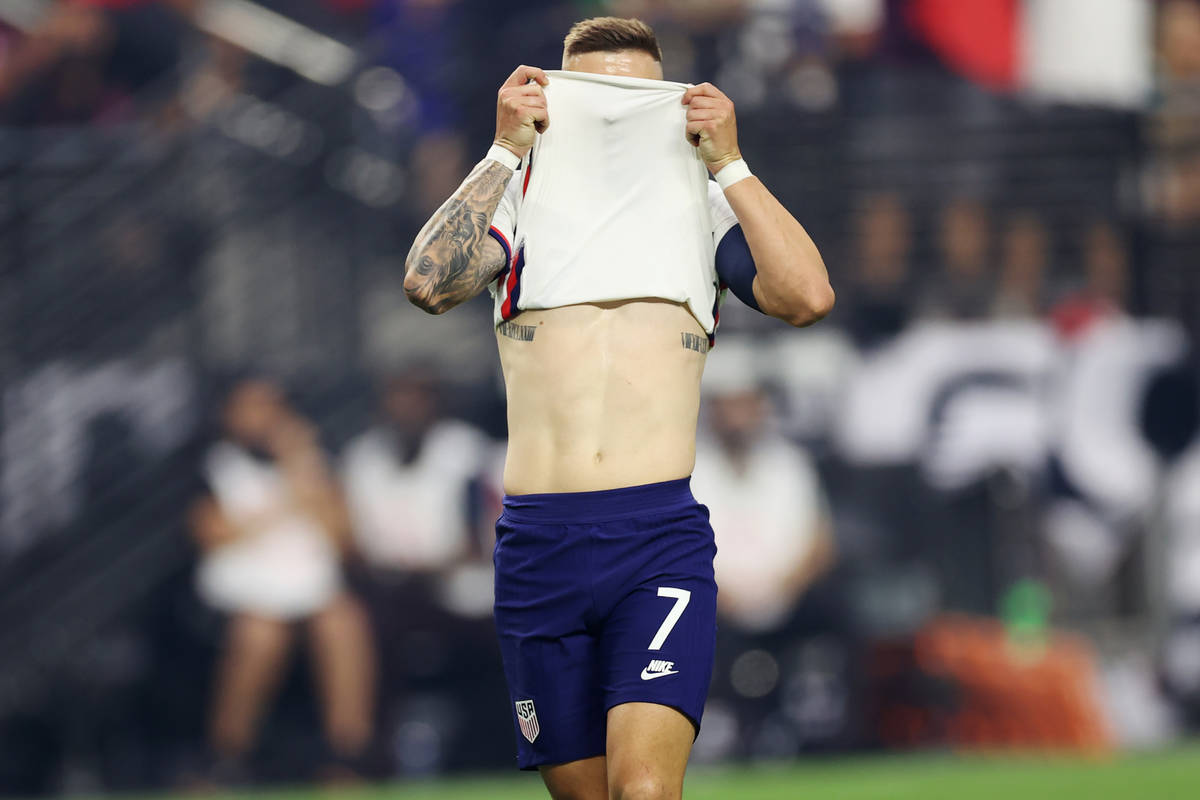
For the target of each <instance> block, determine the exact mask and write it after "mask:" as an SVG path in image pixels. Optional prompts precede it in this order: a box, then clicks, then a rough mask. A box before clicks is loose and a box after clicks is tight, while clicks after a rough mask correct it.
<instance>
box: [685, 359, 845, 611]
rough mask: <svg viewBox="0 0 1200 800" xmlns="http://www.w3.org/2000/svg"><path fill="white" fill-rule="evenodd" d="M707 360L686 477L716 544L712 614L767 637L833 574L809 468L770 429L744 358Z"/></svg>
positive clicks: (823, 508)
mask: <svg viewBox="0 0 1200 800" xmlns="http://www.w3.org/2000/svg"><path fill="white" fill-rule="evenodd" d="M717 352H720V353H721V355H720V356H715V355H714V356H712V357H710V361H709V364H708V365H707V368H706V375H705V389H706V400H707V421H708V425H707V435H706V436H704V437H702V438H701V440H700V441H699V442H698V444H697V449H696V468H695V471H694V473H693V477H692V482H693V485H694V486H695V492H696V496H697V497H698V498H700V499H702V500H703V502H704V504H705V505H707V506H708V508H709V513H710V515H711V519H712V525H713V530H714V531H715V534H716V537H717V558H716V562H715V564H716V566H715V569H716V575H717V584H718V585H719V586H720V588H721V590H720V594H719V595H718V596H717V608H718V612H719V614H720V615H721V616H723V617H724V618H725V621H726V623H727V624H729V625H732V626H733V627H735V628H737V629H738V630H741V631H746V632H750V633H757V632H762V631H771V630H776V629H778V628H780V627H781V626H783V625H785V624H786V622H787V620H788V617H789V615H790V613H791V612H792V611H793V609H794V608H795V606H796V603H797V602H798V601H799V599H800V598H801V596H802V595H803V594H804V591H805V590H806V589H807V588H808V587H809V586H810V585H811V584H812V583H813V581H815V580H816V579H817V578H818V577H820V576H821V575H822V574H824V573H825V571H826V570H828V569H829V567H830V566H831V565H832V564H833V560H834V545H833V538H832V536H831V535H830V525H829V513H828V508H827V503H826V501H825V496H824V492H823V490H822V488H821V482H820V477H819V476H818V474H817V470H816V467H815V465H814V464H813V461H812V458H811V457H810V456H809V455H808V453H807V452H806V451H805V450H804V449H803V448H801V447H799V446H797V445H795V444H793V443H792V442H790V441H788V440H787V439H786V438H784V437H783V436H782V435H780V434H779V433H778V432H777V431H775V430H773V429H772V427H771V404H770V400H769V398H768V396H767V393H766V391H765V389H764V388H763V386H762V385H761V383H760V380H759V377H758V375H757V374H755V373H756V370H755V369H754V366H753V359H752V353H751V352H750V351H749V348H748V347H747V346H745V345H743V344H742V343H741V342H736V341H723V342H721V344H720V347H719V348H714V350H713V353H714V354H715V353H717ZM735 360H736V361H737V363H733V362H734V361H735Z"/></svg>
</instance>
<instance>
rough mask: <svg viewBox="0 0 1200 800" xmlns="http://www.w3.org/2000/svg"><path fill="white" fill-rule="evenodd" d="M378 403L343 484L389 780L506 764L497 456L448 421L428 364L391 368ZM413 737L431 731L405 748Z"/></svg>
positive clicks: (349, 457) (470, 431)
mask: <svg viewBox="0 0 1200 800" xmlns="http://www.w3.org/2000/svg"><path fill="white" fill-rule="evenodd" d="M380 394H381V397H380V402H379V406H380V415H379V419H378V421H377V422H376V423H375V424H374V425H373V426H372V427H371V428H369V429H368V430H366V431H364V432H363V433H361V434H359V435H358V436H357V437H356V438H354V439H353V440H351V442H350V443H349V444H348V445H347V447H346V449H345V451H344V452H343V455H342V461H341V475H342V480H343V485H344V487H345V491H346V497H347V501H348V505H349V509H350V513H351V518H352V520H353V531H354V539H355V543H356V545H357V550H358V552H359V554H360V556H361V558H362V567H363V570H362V573H361V575H360V577H361V578H362V586H363V590H364V593H365V596H366V597H367V599H368V606H369V608H370V612H371V620H372V623H373V625H374V627H375V629H376V631H377V632H378V639H379V641H380V643H381V664H382V667H383V676H382V678H383V679H382V686H381V688H382V692H383V713H384V721H383V724H384V725H386V726H387V730H386V731H385V736H386V738H387V739H388V740H390V741H392V742H394V745H393V747H392V756H391V758H392V769H393V771H394V772H395V773H397V774H401V775H427V774H429V773H431V772H438V771H441V770H444V769H452V768H455V767H458V766H462V765H464V764H472V765H475V766H479V765H481V764H482V765H492V766H499V765H502V764H506V763H509V761H510V759H511V754H510V752H509V751H508V749H507V747H506V745H507V738H506V737H505V736H500V735H497V732H504V731H506V730H507V729H508V728H510V727H511V721H510V720H509V718H508V708H507V707H506V706H505V705H504V704H498V703H492V702H491V699H493V698H495V697H496V696H498V695H499V694H501V693H502V692H503V691H504V684H503V667H502V665H501V661H500V651H499V647H498V645H497V642H496V637H495V628H494V626H493V623H492V616H491V615H492V598H493V593H492V583H493V580H492V565H491V559H490V553H491V549H490V548H491V544H492V542H493V541H494V536H495V534H494V533H493V527H492V526H493V525H494V522H495V519H496V517H497V516H499V513H500V508H499V503H500V497H501V493H500V489H499V480H500V469H501V465H502V452H501V449H500V448H498V447H497V446H496V445H495V444H494V443H493V442H492V440H491V439H490V438H488V437H487V436H486V435H485V434H484V433H483V432H481V431H479V430H477V429H476V428H475V427H473V426H472V425H469V424H468V423H466V422H462V421H459V420H454V419H449V418H446V417H445V416H444V415H443V413H442V408H443V407H444V405H445V399H446V398H445V395H446V394H447V392H446V391H444V387H443V381H442V379H441V378H440V376H439V371H438V370H437V369H435V368H434V367H433V366H432V365H429V364H416V365H410V366H409V367H407V368H406V369H404V370H402V371H397V372H396V373H394V374H393V375H392V377H390V378H388V379H387V380H386V381H385V382H384V384H383V386H382V390H381V393H380ZM467 720H469V723H466V721H467ZM417 730H424V731H431V732H432V733H431V734H430V735H429V736H428V737H427V739H422V740H421V741H420V742H416V741H410V740H412V737H413V736H414V733H413V731H417ZM497 745H499V747H498V746H497Z"/></svg>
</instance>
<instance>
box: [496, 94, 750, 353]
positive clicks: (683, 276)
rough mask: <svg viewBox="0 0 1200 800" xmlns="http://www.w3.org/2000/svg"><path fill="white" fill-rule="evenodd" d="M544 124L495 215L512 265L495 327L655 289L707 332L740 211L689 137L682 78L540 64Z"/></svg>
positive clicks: (501, 280) (504, 275)
mask: <svg viewBox="0 0 1200 800" xmlns="http://www.w3.org/2000/svg"><path fill="white" fill-rule="evenodd" d="M546 74H547V76H548V77H549V79H550V83H549V85H548V86H547V87H546V89H545V93H546V103H547V110H548V112H549V117H550V127H549V128H548V129H547V130H546V132H545V133H543V134H541V135H540V136H538V137H537V141H536V142H535V143H534V146H533V148H532V150H531V151H530V152H529V154H528V155H527V156H526V157H525V159H524V161H523V163H522V168H521V169H520V170H518V171H517V172H516V173H514V175H513V178H512V181H511V182H510V183H509V185H508V188H507V190H506V191H505V193H504V197H503V198H502V199H501V201H500V205H499V207H498V209H497V211H496V214H495V216H494V217H493V219H492V227H491V230H490V233H491V235H492V236H493V237H494V238H495V239H496V240H497V241H499V242H500V244H501V246H502V247H503V248H504V250H505V253H506V255H507V256H508V266H507V267H506V268H505V269H504V270H503V271H501V273H500V274H499V275H498V276H497V278H496V280H495V281H494V282H493V283H492V285H491V286H490V287H489V288H490V291H491V294H492V297H493V298H494V300H495V315H494V316H495V324H497V325H499V324H500V323H502V322H504V321H505V320H509V319H512V318H513V317H515V316H516V315H517V314H519V313H520V312H521V311H525V310H530V309H547V308H558V307H560V306H568V305H575V304H579V303H600V302H608V301H617V300H632V299H636V298H643V297H652V298H659V299H664V300H670V301H674V302H677V303H683V304H685V305H686V306H687V308H688V309H689V310H690V311H691V313H692V315H693V316H694V317H695V318H696V320H697V321H698V322H699V323H700V324H701V326H703V328H704V330H705V332H706V333H708V334H709V336H710V337H711V336H712V335H713V334H714V332H715V331H716V327H717V324H718V321H719V313H720V304H721V302H722V301H723V299H724V294H725V290H724V286H723V285H722V283H721V281H720V278H719V277H718V275H717V269H716V262H715V251H716V246H717V245H718V244H719V243H720V241H721V238H722V237H723V236H724V235H725V234H726V233H727V232H728V231H729V230H730V228H732V227H733V226H734V225H736V224H737V218H736V216H735V215H734V213H733V210H732V209H731V208H730V206H729V203H728V202H727V201H726V200H725V196H724V194H723V193H722V192H721V190H720V188H719V187H718V186H717V185H716V184H715V183H713V182H711V181H709V180H708V172H707V170H706V168H705V166H704V163H703V161H701V159H700V158H699V155H698V153H697V151H696V149H695V148H694V147H692V145H691V144H689V143H688V141H687V139H686V137H685V130H686V124H687V123H686V113H687V109H686V107H685V106H684V105H683V104H682V99H683V94H684V92H685V91H686V90H687V86H686V85H685V84H681V83H671V82H668V81H657V80H648V79H645V78H631V77H625V76H613V75H595V74H591V73H581V72H566V71H548V72H547V73H546Z"/></svg>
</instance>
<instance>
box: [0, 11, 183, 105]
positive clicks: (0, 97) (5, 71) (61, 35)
mask: <svg viewBox="0 0 1200 800" xmlns="http://www.w3.org/2000/svg"><path fill="white" fill-rule="evenodd" d="M194 5H195V2H194V0H60V2H58V3H57V4H55V5H54V7H53V8H52V9H51V11H50V13H49V14H48V15H47V17H46V19H45V20H43V21H42V23H41V24H40V25H39V26H38V27H37V28H35V29H34V30H33V31H32V32H31V33H30V34H29V35H28V36H27V37H25V38H24V39H23V40H21V41H20V42H19V43H18V44H17V46H16V47H14V48H13V50H12V52H11V53H10V54H8V56H7V58H5V59H4V61H3V62H0V107H6V109H5V110H6V112H7V115H8V116H9V117H10V119H13V120H15V121H20V122H34V121H46V119H45V118H46V117H47V116H48V117H49V118H50V120H49V121H62V120H63V118H65V119H67V120H70V121H82V120H86V119H89V118H91V117H92V116H94V115H96V114H97V113H99V112H101V111H104V110H105V109H106V107H109V108H110V107H111V106H113V105H114V103H115V102H118V100H117V98H115V97H114V96H113V95H112V94H111V91H112V90H119V91H123V92H134V91H138V90H141V89H143V88H146V87H150V86H152V85H153V84H154V83H156V82H158V81H160V80H162V79H165V78H168V77H172V76H171V73H172V72H173V71H174V70H175V69H176V68H177V67H178V65H179V60H180V53H181V50H182V44H183V40H184V35H185V33H186V29H187V19H188V17H189V16H190V14H191V13H192V10H193V7H194Z"/></svg>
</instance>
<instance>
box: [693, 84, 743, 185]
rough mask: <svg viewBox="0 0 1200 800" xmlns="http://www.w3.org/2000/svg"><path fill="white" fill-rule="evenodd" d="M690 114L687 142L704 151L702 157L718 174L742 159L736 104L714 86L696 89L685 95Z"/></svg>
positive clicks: (701, 152)
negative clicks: (734, 106)
mask: <svg viewBox="0 0 1200 800" xmlns="http://www.w3.org/2000/svg"><path fill="white" fill-rule="evenodd" d="M683 104H684V105H685V106H687V107H688V111H687V139H688V141H689V142H691V143H692V146H693V147H698V148H700V157H701V158H703V159H704V163H705V164H707V165H708V169H709V171H710V172H712V174H714V175H716V174H717V173H718V172H720V171H721V170H722V169H723V168H724V167H726V166H727V165H729V164H732V163H733V162H734V161H737V160H738V159H739V158H741V157H742V153H741V151H740V150H739V149H738V139H737V115H736V114H735V113H734V110H733V101H732V100H730V99H729V98H728V97H726V96H725V93H724V92H722V91H721V90H720V89H718V88H717V87H715V86H713V85H712V84H711V83H702V84H700V85H699V86H693V87H692V88H690V89H688V90H687V92H685V93H684V95H683Z"/></svg>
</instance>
